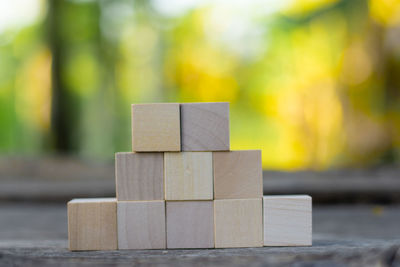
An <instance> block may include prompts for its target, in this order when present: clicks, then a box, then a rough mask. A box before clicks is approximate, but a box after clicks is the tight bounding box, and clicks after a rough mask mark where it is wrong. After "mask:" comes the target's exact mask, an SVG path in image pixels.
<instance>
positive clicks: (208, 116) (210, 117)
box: [181, 102, 230, 151]
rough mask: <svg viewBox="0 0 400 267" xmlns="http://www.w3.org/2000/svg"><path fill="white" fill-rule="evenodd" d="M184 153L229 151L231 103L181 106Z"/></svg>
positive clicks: (186, 104) (187, 104)
mask: <svg viewBox="0 0 400 267" xmlns="http://www.w3.org/2000/svg"><path fill="white" fill-rule="evenodd" d="M181 128H182V151H221V150H229V148H230V143H229V103H225V102H221V103H218V102H217V103H185V104H181Z"/></svg>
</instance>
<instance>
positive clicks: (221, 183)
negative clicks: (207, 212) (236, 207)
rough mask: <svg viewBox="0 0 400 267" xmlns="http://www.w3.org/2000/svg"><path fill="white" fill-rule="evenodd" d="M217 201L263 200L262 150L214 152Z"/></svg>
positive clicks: (215, 195)
mask: <svg viewBox="0 0 400 267" xmlns="http://www.w3.org/2000/svg"><path fill="white" fill-rule="evenodd" d="M213 166H214V197H215V199H238V198H261V197H262V195H263V182H262V167H261V150H240V151H229V152H214V153H213Z"/></svg>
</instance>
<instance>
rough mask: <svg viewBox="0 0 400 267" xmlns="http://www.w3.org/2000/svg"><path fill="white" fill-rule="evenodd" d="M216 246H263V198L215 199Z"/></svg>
mask: <svg viewBox="0 0 400 267" xmlns="http://www.w3.org/2000/svg"><path fill="white" fill-rule="evenodd" d="M214 218H215V247H216V248H231V247H262V245H263V229H262V199H261V198H257V199H224V200H215V201H214Z"/></svg>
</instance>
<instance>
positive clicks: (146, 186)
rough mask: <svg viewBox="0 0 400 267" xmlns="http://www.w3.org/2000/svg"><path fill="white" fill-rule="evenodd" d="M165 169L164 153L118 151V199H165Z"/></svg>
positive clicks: (116, 174) (116, 156)
mask: <svg viewBox="0 0 400 267" xmlns="http://www.w3.org/2000/svg"><path fill="white" fill-rule="evenodd" d="M163 169H164V154H163V153H132V152H120V153H116V154H115V177H116V191H117V199H118V200H119V201H121V200H163V199H164V177H163Z"/></svg>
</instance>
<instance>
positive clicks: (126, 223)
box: [117, 201, 166, 249]
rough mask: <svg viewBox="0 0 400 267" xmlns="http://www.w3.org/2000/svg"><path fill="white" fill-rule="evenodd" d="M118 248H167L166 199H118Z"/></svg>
mask: <svg viewBox="0 0 400 267" xmlns="http://www.w3.org/2000/svg"><path fill="white" fill-rule="evenodd" d="M117 218H118V248H119V249H165V248H166V232H165V201H118V204H117Z"/></svg>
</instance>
